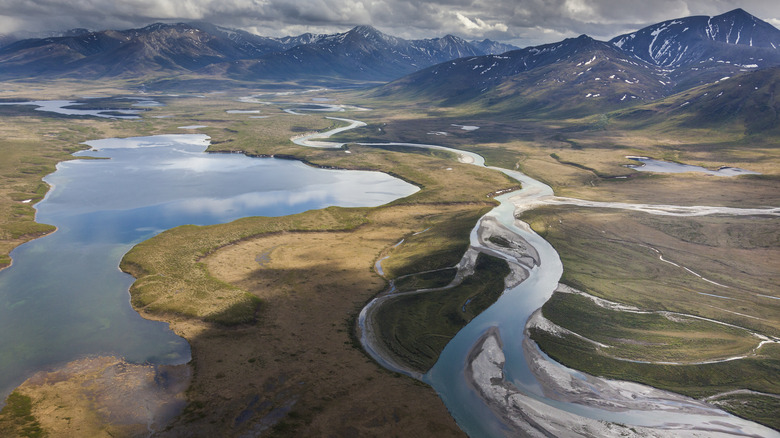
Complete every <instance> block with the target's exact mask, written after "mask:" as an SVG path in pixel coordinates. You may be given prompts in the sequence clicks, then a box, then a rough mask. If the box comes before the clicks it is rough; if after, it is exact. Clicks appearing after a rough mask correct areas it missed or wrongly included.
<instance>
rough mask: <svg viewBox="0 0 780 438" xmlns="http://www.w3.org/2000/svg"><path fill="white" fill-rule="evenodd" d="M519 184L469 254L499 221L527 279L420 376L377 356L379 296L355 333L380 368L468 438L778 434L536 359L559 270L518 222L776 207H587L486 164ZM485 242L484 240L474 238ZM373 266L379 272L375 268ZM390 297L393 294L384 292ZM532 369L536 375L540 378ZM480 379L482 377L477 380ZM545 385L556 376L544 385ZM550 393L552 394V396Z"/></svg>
mask: <svg viewBox="0 0 780 438" xmlns="http://www.w3.org/2000/svg"><path fill="white" fill-rule="evenodd" d="M334 119H335V120H340V121H343V122H346V123H350V125H349V126H348V127H346V128H339V129H336V130H333V131H329V132H325V133H322V134H319V135H311V136H307V137H306V138H300V139H296V143H298V144H301V145H304V146H310V147H330V148H335V147H342V146H343V145H342V144H340V143H333V142H327V141H323V139H326V138H327V137H329V136H330V135H332V134H335V133H337V132H342V131H344V130H345V129H352V128H356V127H359V126H363V124H362V123H361V122H359V121H355V120H349V119H342V118H338V119H337V118H334ZM360 144H362V145H365V146H386V145H395V146H408V147H421V148H433V149H439V150H448V151H450V152H453V153H455V154H456V155H457V156H458V159H459V161H461V162H464V163H470V164H473V165H477V166H484V165H485V161H484V159H483V158H482V157H481V156H479V155H477V154H474V153H471V152H468V151H462V150H457V149H451V148H446V147H443V146H437V145H424V144H412V143H381V144H380V143H360ZM492 169H495V170H497V171H500V172H503V173H505V174H507V175H508V176H510V177H512V178H514V179H516V180H517V181H520V182H521V184H522V189H520V190H518V191H515V192H510V193H506V194H503V195H501V196H498V197H496V200H498V201H499V202H500V205H499V206H498V207H496V208H494V209H493V210H492V211H490V212H489V213H487V214H486V215H485V216H483V217H482V218H481V219H480V221H479V222H478V224H477V225H476V226H475V227H474V229H473V230H472V232H471V249H470V250H469V252H470V253H471V255H470V254H469V252H467V254H466V255H465V256H464V261H462V262H461V265H463V264H464V262H465V261H466V259H467V258H473V257H474V255H473V253H474V252H475V251H488V249H487V248H486V247H485V245H484V244H483V243H482V242H484V240H485V239H484V238H483V239H480V235H479V233H480V230H481V228H482V224H483V223H487V222H489V221H492V222H497V223H499V224H500V225H501V226H502V227H504V229H506V230H508V231H510V232H511V233H513V234H514V235H515V236H517V238H518V239H519V240H521V241H524V242H526V243H527V244H529V245H530V246H531V247H533V248H534V249H535V251H536V253H537V255H538V260H539V263H538V264H531V265H526V266H520V265H519V263H517V258H516V257H515V256H514V255H513V254H504V255H503V256H502V255H501V254H500V253H498V254H497V253H496V248H492V249H491V250H490V251H491V254H492V255H498V256H501V257H503V258H504V259H505V260H507V262H509V264H510V267H512V268H513V269H523V270H525V271H526V275H527V278H526V279H525V280H524V281H522V282H520V283H519V284H514V285H511V286H510V287H508V288H507V289H506V290H505V291H504V293H503V294H502V295H501V297H500V298H499V299H498V300H497V301H496V303H494V304H493V305H492V306H491V307H489V308H488V309H487V310H485V311H484V312H483V313H482V314H480V315H479V316H477V317H476V318H474V319H473V320H472V321H471V322H470V323H469V324H468V325H466V326H465V327H464V328H463V329H461V331H460V332H458V334H457V335H456V336H455V337H454V338H453V339H452V340H451V341H450V342H449V343H448V344H447V346H446V347H445V349H444V350H443V351H442V353H441V355H440V357H439V360H438V361H437V362H436V364H435V365H434V366H433V368H431V369H430V370H429V371H428V372H427V373H426V374H425V375H422V376H421V375H419V374H417V373H414V372H411V371H409V370H406V369H404V368H403V367H402V366H398V365H397V364H396V363H395V362H394V361H393V360H392V358H390V357H388V356H387V355H385V354H383V349H382V347H381V345H380V344H381V342H377V339H376V337H375V336H374V334H373V333H372V331H371V324H370V323H369V322H367V319H369V318H370V313H371V312H372V311H373V309H375V306H380V305H382V304H383V303H384V302H385V301H386V300H385V298H387V296H388V295H384V296H380V297H378V298H377V299H375V300H373V301H372V302H370V303H369V304H368V305H367V306H366V307H365V308H364V309H363V310H362V312H361V314H360V318H359V329H360V332H361V341H362V343H363V345H364V348H365V349H366V350H367V351H368V352H369V354H371V355H372V356H373V357H374V358H375V359H376V360H377V361H378V362H380V363H381V364H383V365H384V366H385V367H387V368H389V369H391V370H394V371H397V372H402V373H405V374H408V375H411V376H413V377H416V378H419V379H422V380H423V381H424V382H426V383H428V384H430V385H431V386H433V388H434V389H435V390H436V391H437V392H438V393H439V395H440V397H441V398H442V400H443V401H444V403H445V404H446V406H447V408H448V409H449V410H450V412H451V413H452V415H453V417H454V418H455V420H456V421H457V423H458V425H459V426H460V427H461V428H462V429H463V430H464V431H465V432H466V433H467V434H468V435H469V436H472V437H502V436H517V435H518V434H520V435H522V436H540V437H542V436H616V437H617V436H654V437H656V436H664V437H677V436H701V437H709V436H754V437H778V436H780V434H778V433H777V432H776V431H773V430H771V429H769V428H767V427H764V426H761V425H759V424H756V423H753V422H750V421H747V420H744V419H741V418H738V417H735V416H732V415H730V414H727V413H725V412H723V411H721V410H719V409H717V408H715V407H713V406H711V405H707V404H706V403H703V402H700V401H698V400H694V399H690V398H687V397H683V396H680V395H678V394H674V393H670V392H666V391H660V390H656V389H654V388H650V387H647V386H644V385H639V384H634V383H629V382H620V381H613V380H609V379H601V378H597V377H594V376H589V375H586V374H584V373H581V372H578V371H576V370H572V369H569V368H566V367H564V366H562V365H560V364H558V363H557V362H555V361H553V360H552V359H550V358H549V357H547V356H546V355H544V353H542V352H541V351H540V350H539V349H538V347H537V346H536V344H535V343H533V341H531V340H530V338H529V337H528V335H527V332H526V323H527V321H528V320H529V318H531V317H532V315H533V314H534V313H535V312H536V311H537V310H538V309H539V308H541V306H542V305H543V304H544V303H545V302H546V301H547V300H548V299H549V298H550V297H551V296H552V293H553V292H554V291H555V289H556V288H557V287H558V281H559V280H560V278H561V274H562V272H563V266H562V263H561V261H560V257H559V256H558V254H557V252H556V251H555V249H554V248H553V247H552V246H551V245H550V244H549V243H548V242H547V241H545V240H544V239H543V238H541V237H540V236H539V235H537V234H536V233H535V232H534V231H533V230H531V228H530V227H529V226H528V225H527V224H525V223H524V222H522V221H520V220H517V219H516V218H515V217H516V215H517V214H518V212H519V211H523V210H528V209H531V208H534V207H535V206H539V205H543V204H547V203H549V204H556V203H557V204H571V205H579V206H584V207H600V208H605V207H609V208H620V209H628V210H640V211H645V212H647V213H649V214H664V215H677V216H696V215H702V214H732V215H753V214H768V215H773V216H778V215H780V209H778V208H767V209H744V210H743V209H725V208H716V207H677V206H667V205H664V206H650V205H643V204H618V203H595V205H594V203H590V202H587V201H580V200H576V199H571V198H559V197H556V196H554V194H553V190H552V189H551V188H550V187H549V186H547V185H545V184H543V183H541V182H539V181H536V180H534V179H532V178H530V177H528V176H527V175H525V174H523V173H521V172H517V171H513V170H508V169H501V168H495V167H492ZM483 237H484V236H483ZM380 269H381V265H380ZM390 293H392V291H390ZM540 370H541V371H540ZM486 376H487V377H486ZM547 378H550V379H552V380H555V379H557V380H558V381H557V382H553V383H552V384H551V383H550V382H549V381H546V380H547ZM556 392H558V393H557V394H556Z"/></svg>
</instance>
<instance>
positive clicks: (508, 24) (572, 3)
mask: <svg viewBox="0 0 780 438" xmlns="http://www.w3.org/2000/svg"><path fill="white" fill-rule="evenodd" d="M736 7H741V8H743V9H745V10H746V11H748V12H750V13H752V14H754V15H756V16H758V17H759V18H761V19H764V20H766V21H769V22H770V23H772V24H774V25H775V26H777V25H779V24H780V8H778V7H777V6H776V0H742V1H736V2H735V1H733V0H653V1H647V0H428V1H413V0H121V1H119V0H68V1H63V0H35V1H30V0H0V34H2V33H12V32H17V31H20V30H28V31H46V30H64V29H69V28H74V27H86V28H89V29H95V30H101V29H107V28H115V29H117V28H119V29H122V28H131V27H141V26H145V25H147V24H151V23H153V22H157V21H163V22H172V21H200V20H202V21H208V22H212V23H214V24H219V25H223V26H227V27H234V28H241V29H245V30H249V31H251V32H255V33H259V34H263V35H274V36H282V35H293V34H299V33H302V32H315V33H331V32H341V31H344V30H346V29H348V28H350V27H352V26H355V25H359V24H370V25H373V26H376V27H377V28H379V29H380V30H382V31H384V32H387V33H390V34H393V35H397V36H400V37H405V38H423V37H434V36H442V35H445V34H447V33H452V34H455V35H459V36H462V37H465V38H485V37H488V38H491V39H498V40H503V41H511V42H514V43H515V44H518V45H523V46H526V45H533V44H541V43H546V42H553V41H558V40H560V39H562V38H565V37H572V36H577V35H579V34H583V33H585V34H588V35H590V36H592V37H594V38H599V39H608V38H610V37H613V36H615V35H618V34H620V33H624V32H629V31H632V30H636V29H638V28H640V27H643V26H646V25H648V24H652V23H655V22H658V21H663V20H668V19H672V18H677V17H683V16H688V15H717V14H721V13H723V12H726V11H729V10H731V9H734V8H736Z"/></svg>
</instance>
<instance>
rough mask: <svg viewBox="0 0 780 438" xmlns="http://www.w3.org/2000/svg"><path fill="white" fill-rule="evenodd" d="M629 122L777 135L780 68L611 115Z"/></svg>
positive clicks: (779, 117)
mask: <svg viewBox="0 0 780 438" xmlns="http://www.w3.org/2000/svg"><path fill="white" fill-rule="evenodd" d="M611 116H612V117H613V118H614V119H615V120H617V121H619V122H621V123H626V124H629V125H637V126H641V125H656V126H667V128H668V129H678V128H690V127H697V128H711V129H735V130H742V131H744V132H745V133H746V134H749V135H750V134H759V133H761V134H764V135H774V136H779V135H780V67H772V68H768V69H763V70H759V71H753V72H748V73H743V74H741V75H739V76H735V77H733V78H730V79H728V80H724V81H719V82H717V83H714V84H709V85H705V86H701V87H697V88H694V89H691V90H688V91H685V92H683V93H679V94H676V95H673V96H670V97H669V98H666V99H664V100H661V101H658V102H656V103H653V104H650V105H642V106H639V107H636V108H631V109H626V110H622V111H619V112H617V113H615V114H612V115H611Z"/></svg>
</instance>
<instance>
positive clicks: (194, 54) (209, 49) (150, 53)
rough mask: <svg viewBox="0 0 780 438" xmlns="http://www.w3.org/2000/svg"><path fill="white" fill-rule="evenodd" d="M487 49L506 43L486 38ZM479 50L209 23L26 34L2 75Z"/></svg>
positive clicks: (384, 67) (391, 60)
mask: <svg viewBox="0 0 780 438" xmlns="http://www.w3.org/2000/svg"><path fill="white" fill-rule="evenodd" d="M480 47H484V48H485V50H496V49H501V48H504V47H503V46H502V45H500V44H497V43H493V42H490V41H487V40H486V41H484V42H483V44H481V46H480ZM484 53H486V52H483V51H482V49H480V48H478V47H477V46H475V45H473V44H471V43H469V42H467V41H465V40H463V39H460V38H457V37H454V36H451V35H448V36H445V37H443V38H434V39H424V40H410V41H407V40H403V39H401V38H395V37H392V36H389V35H385V34H383V33H381V32H379V31H378V30H376V29H374V28H372V27H370V26H358V27H356V28H354V29H352V30H350V31H348V32H344V33H339V34H334V35H313V34H303V35H299V36H297V37H284V38H269V37H262V36H258V35H253V34H251V33H248V32H244V31H239V30H233V29H227V28H223V27H219V26H214V25H211V24H208V23H191V24H185V23H179V24H161V23H157V24H153V25H150V26H147V27H144V28H142V29H131V30H126V31H112V30H108V31H102V32H89V31H87V30H85V29H79V30H78V31H72V32H68V33H66V34H64V35H62V36H58V37H49V38H38V39H35V38H33V39H26V40H22V41H16V42H14V43H10V44H8V45H6V46H3V47H0V76H2V77H5V78H13V77H17V78H22V77H25V78H27V77H36V76H46V77H78V78H93V79H94V78H101V77H133V76H141V75H146V74H151V75H166V74H167V75H172V74H181V73H188V74H189V73H195V74H207V75H226V76H228V77H232V78H237V79H244V80H255V79H279V78H284V79H299V78H310V77H317V78H323V77H324V78H335V79H345V78H346V79H356V80H390V79H395V78H398V77H400V76H403V75H405V74H408V73H411V72H413V71H415V70H418V69H420V68H422V67H426V66H429V65H433V64H436V63H439V62H443V61H446V60H449V59H453V58H458V57H462V56H474V55H481V54H484Z"/></svg>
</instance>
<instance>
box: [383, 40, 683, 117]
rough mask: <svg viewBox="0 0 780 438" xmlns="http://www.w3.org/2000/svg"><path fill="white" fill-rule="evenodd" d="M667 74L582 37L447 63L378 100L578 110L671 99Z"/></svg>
mask: <svg viewBox="0 0 780 438" xmlns="http://www.w3.org/2000/svg"><path fill="white" fill-rule="evenodd" d="M670 87H671V85H670V84H669V81H668V79H667V78H666V76H665V72H664V71H663V70H662V69H660V68H658V67H655V66H652V65H650V64H647V63H645V62H641V61H635V60H631V59H628V58H627V56H626V55H625V54H624V53H622V52H621V51H620V50H618V48H617V47H615V46H614V45H612V44H609V43H606V42H602V41H596V40H594V39H592V38H590V37H588V36H585V35H582V36H580V37H578V38H570V39H566V40H564V41H562V42H560V43H555V44H546V45H543V46H538V47H531V48H526V49H521V50H515V51H511V52H507V53H504V54H503V55H491V56H481V57H470V58H463V59H457V60H453V61H449V62H445V63H442V64H439V65H436V66H434V67H430V68H427V69H424V70H422V71H419V72H417V73H414V74H411V75H409V76H407V77H405V78H402V79H400V80H397V81H395V82H392V83H390V84H388V85H386V86H384V87H380V88H379V89H377V90H376V92H375V96H377V97H382V96H395V95H405V96H407V97H409V98H416V99H421V98H422V99H426V100H428V99H439V100H441V104H443V105H456V104H476V105H481V106H484V107H486V108H492V109H493V110H499V109H504V110H511V111H520V112H524V111H525V112H532V113H535V114H536V115H542V114H548V113H550V112H567V113H579V112H588V111H591V110H592V109H593V108H594V107H598V108H602V109H610V108H611V109H614V108H617V107H620V106H625V104H627V103H628V102H631V101H636V100H637V99H638V100H640V101H642V100H644V101H650V100H654V99H657V98H660V97H663V96H665V95H666V94H668V92H669V89H670Z"/></svg>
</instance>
